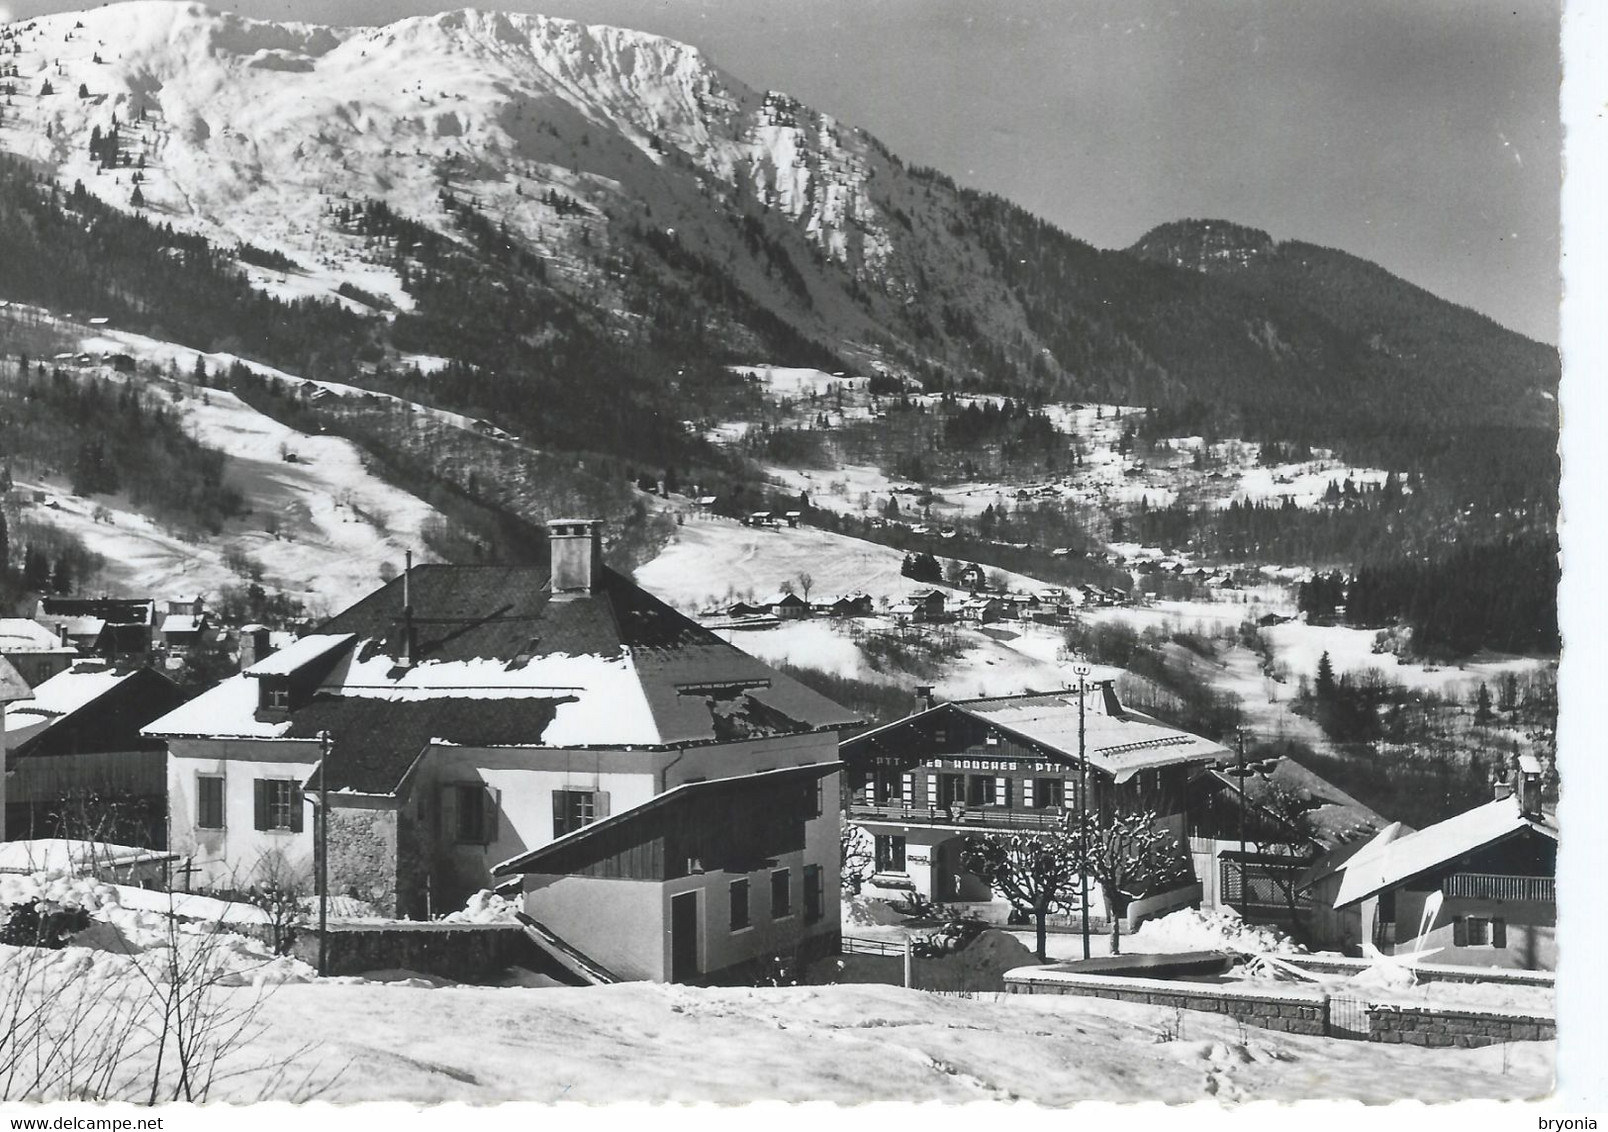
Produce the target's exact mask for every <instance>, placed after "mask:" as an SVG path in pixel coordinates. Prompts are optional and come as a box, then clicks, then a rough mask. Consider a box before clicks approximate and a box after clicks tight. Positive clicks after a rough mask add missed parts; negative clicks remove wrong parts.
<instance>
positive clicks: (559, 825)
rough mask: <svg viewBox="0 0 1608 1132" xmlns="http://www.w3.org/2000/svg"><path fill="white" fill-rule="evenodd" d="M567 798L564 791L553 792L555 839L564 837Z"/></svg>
mask: <svg viewBox="0 0 1608 1132" xmlns="http://www.w3.org/2000/svg"><path fill="white" fill-rule="evenodd" d="M566 796H567V795H566V792H565V791H563V790H554V791H553V836H554V837H562V836H564V799H565V797H566Z"/></svg>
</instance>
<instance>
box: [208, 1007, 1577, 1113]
mask: <svg viewBox="0 0 1608 1132" xmlns="http://www.w3.org/2000/svg"><path fill="white" fill-rule="evenodd" d="M261 1017H262V1020H263V1021H264V1022H265V1023H266V1024H267V1027H268V1028H267V1032H266V1033H265V1034H264V1035H263V1038H262V1039H261V1040H260V1041H259V1042H258V1043H257V1044H256V1045H255V1046H254V1047H253V1050H252V1054H253V1056H254V1057H258V1058H262V1059H265V1060H268V1061H271V1060H273V1059H274V1058H275V1057H277V1056H279V1055H281V1054H288V1053H289V1052H291V1051H292V1050H293V1049H294V1048H295V1047H297V1046H299V1045H301V1044H303V1043H313V1044H314V1045H315V1052H314V1053H313V1054H311V1055H309V1057H310V1058H311V1057H316V1059H317V1062H318V1063H319V1064H321V1065H323V1066H328V1067H334V1066H345V1071H344V1072H342V1073H341V1074H340V1077H339V1079H338V1080H336V1081H335V1082H334V1083H333V1084H331V1085H330V1086H329V1087H328V1088H327V1089H326V1090H324V1091H323V1092H322V1094H321V1095H322V1096H323V1097H324V1098H325V1099H330V1100H338V1101H353V1100H412V1101H421V1102H432V1101H445V1100H469V1101H495V1100H511V1099H527V1100H538V1101H548V1102H551V1101H558V1100H565V1101H581V1102H591V1103H601V1102H618V1101H627V1100H647V1101H661V1102H662V1101H697V1100H704V1101H711V1100H712V1101H725V1102H733V1101H744V1100H754V1099H779V1100H786V1101H829V1102H836V1103H840V1104H856V1103H862V1102H864V1101H867V1100H908V1101H924V1100H941V1101H952V1102H953V1101H971V1100H1016V1099H1029V1100H1033V1101H1037V1102H1039V1103H1042V1104H1051V1105H1062V1104H1070V1103H1073V1102H1076V1101H1087V1100H1122V1101H1132V1100H1141V1099H1142V1100H1162V1101H1173V1102H1177V1101H1189V1100H1196V1099H1205V1098H1209V1097H1214V1096H1215V1097H1217V1098H1219V1099H1224V1100H1230V1099H1232V1100H1251V1099H1260V1098H1272V1099H1284V1100H1293V1099H1299V1098H1303V1097H1340V1098H1347V1097H1352V1098H1358V1099H1361V1100H1368V1101H1387V1100H1395V1099H1398V1098H1405V1097H1413V1098H1419V1099H1423V1100H1450V1099H1461V1098H1469V1097H1491V1096H1497V1097H1524V1096H1535V1095H1538V1094H1540V1093H1543V1092H1545V1091H1547V1089H1548V1088H1550V1085H1551V1078H1552V1059H1553V1055H1554V1047H1553V1044H1552V1043H1542V1042H1528V1043H1521V1044H1516V1045H1514V1046H1511V1047H1508V1048H1506V1049H1504V1048H1499V1047H1490V1048H1486V1049H1479V1050H1427V1049H1418V1048H1412V1047H1398V1046H1388V1047H1387V1046H1383V1045H1379V1044H1375V1043H1370V1042H1346V1041H1339V1040H1335V1039H1328V1038H1313V1037H1304V1036H1299V1035H1289V1034H1280V1033H1276V1032H1273V1031H1266V1032H1263V1031H1259V1030H1251V1031H1246V1030H1245V1029H1244V1028H1243V1027H1240V1026H1238V1025H1237V1024H1236V1023H1234V1022H1233V1021H1231V1020H1227V1019H1224V1018H1221V1017H1217V1016H1213V1015H1210V1014H1197V1013H1189V1014H1187V1015H1186V1016H1184V1017H1183V1018H1181V1019H1180V1017H1179V1016H1178V1015H1176V1014H1175V1013H1174V1012H1173V1011H1171V1010H1166V1009H1163V1008H1160V1007H1150V1006H1138V1005H1133V1004H1129V1003H1119V1002H1110V1001H1103V1000H1094V999H1079V998H1070V997H1067V998H1063V997H1059V996H1023V995H1010V996H1007V995H983V996H976V997H970V998H961V997H949V996H938V995H932V994H927V993H924V992H921V991H911V990H904V989H902V988H899V987H890V986H875V985H855V986H835V987H783V988H753V989H743V988H733V989H699V988H692V987H679V986H663V985H650V984H642V983H636V984H621V985H618V986H611V987H598V988H590V989H567V988H566V989H550V990H527V989H488V988H471V987H448V988H443V989H439V990H431V989H423V988H418V987H406V986H392V987H386V986H373V985H368V986H322V985H314V986H286V987H282V988H280V989H279V990H277V991H276V992H275V993H274V994H273V996H272V997H271V998H270V999H269V1001H268V1003H267V1005H266V1007H265V1009H264V1011H263V1013H262V1016H261ZM251 1084H252V1082H251V1081H250V1079H249V1078H248V1079H246V1080H243V1081H241V1082H240V1083H239V1087H240V1088H241V1089H242V1090H247V1089H249V1088H250V1086H251Z"/></svg>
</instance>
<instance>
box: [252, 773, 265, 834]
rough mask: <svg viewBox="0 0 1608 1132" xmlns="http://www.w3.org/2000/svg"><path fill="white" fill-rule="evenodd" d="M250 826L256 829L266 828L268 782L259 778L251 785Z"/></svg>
mask: <svg viewBox="0 0 1608 1132" xmlns="http://www.w3.org/2000/svg"><path fill="white" fill-rule="evenodd" d="M251 788H252V790H251V801H252V825H253V827H254V828H256V829H267V828H268V780H267V779H265V778H259V779H257V780H256V781H255V782H253V783H252V784H251Z"/></svg>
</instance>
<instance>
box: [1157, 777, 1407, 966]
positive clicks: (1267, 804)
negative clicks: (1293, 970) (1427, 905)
mask: <svg viewBox="0 0 1608 1132" xmlns="http://www.w3.org/2000/svg"><path fill="white" fill-rule="evenodd" d="M1241 769H1242V768H1241V767H1239V766H1238V765H1237V764H1229V765H1226V766H1222V767H1208V768H1205V769H1203V770H1202V771H1201V772H1200V773H1198V774H1197V775H1195V777H1194V778H1192V779H1191V780H1190V782H1189V787H1188V792H1187V794H1186V806H1185V810H1186V813H1187V823H1186V828H1187V832H1188V834H1189V850H1190V855H1191V856H1192V857H1193V858H1194V866H1195V875H1196V876H1197V877H1199V878H1200V882H1201V906H1202V907H1204V908H1211V909H1218V908H1233V909H1234V910H1235V911H1237V912H1238V913H1239V914H1240V915H1241V916H1242V917H1244V918H1245V919H1247V920H1252V921H1261V922H1271V923H1278V924H1281V925H1283V926H1285V927H1286V928H1293V929H1295V930H1296V931H1297V933H1298V934H1299V935H1301V936H1302V937H1303V938H1305V939H1307V940H1313V939H1316V937H1317V934H1318V927H1317V925H1316V924H1315V923H1314V919H1315V917H1314V913H1313V909H1312V901H1311V898H1310V896H1309V895H1308V894H1307V893H1306V891H1305V888H1304V886H1305V881H1304V874H1305V873H1306V871H1307V870H1308V869H1309V868H1310V867H1311V866H1312V865H1313V864H1314V863H1315V862H1316V861H1317V860H1318V858H1319V857H1320V856H1321V855H1322V854H1325V853H1327V852H1329V851H1331V850H1334V849H1337V848H1339V847H1341V846H1345V845H1360V844H1361V843H1363V842H1365V841H1367V840H1368V839H1369V838H1371V837H1373V836H1374V835H1375V834H1377V833H1378V832H1379V831H1380V830H1381V829H1384V828H1385V827H1386V826H1387V824H1389V823H1387V822H1386V820H1385V819H1384V818H1383V817H1381V816H1380V815H1379V814H1377V813H1375V812H1374V811H1373V810H1371V809H1369V808H1368V807H1367V806H1365V805H1363V804H1362V803H1361V802H1359V801H1357V800H1356V799H1355V798H1353V797H1352V796H1351V795H1349V794H1347V793H1346V792H1345V791H1343V790H1341V789H1340V788H1339V787H1337V786H1335V785H1334V784H1333V783H1331V782H1328V781H1327V780H1325V779H1324V778H1322V777H1320V776H1319V775H1317V774H1315V773H1313V772H1312V771H1311V770H1309V769H1308V768H1306V767H1305V766H1302V765H1301V764H1300V763H1298V762H1296V761H1295V760H1294V759H1292V758H1288V757H1279V758H1273V759H1266V760H1262V761H1259V762H1253V763H1247V764H1245V766H1244V767H1243V771H1244V773H1243V775H1242V774H1241V773H1240V771H1241ZM1297 920H1298V921H1299V923H1296V922H1294V921H1297Z"/></svg>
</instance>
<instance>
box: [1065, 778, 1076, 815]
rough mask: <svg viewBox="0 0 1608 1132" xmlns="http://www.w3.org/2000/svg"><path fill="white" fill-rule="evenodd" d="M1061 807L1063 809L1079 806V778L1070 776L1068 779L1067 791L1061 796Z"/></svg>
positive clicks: (1072, 808) (1073, 808)
mask: <svg viewBox="0 0 1608 1132" xmlns="http://www.w3.org/2000/svg"><path fill="white" fill-rule="evenodd" d="M1061 808H1062V809H1063V810H1075V809H1077V808H1078V780H1077V779H1075V778H1069V779H1067V780H1066V792H1065V793H1064V794H1062V796H1061Z"/></svg>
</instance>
